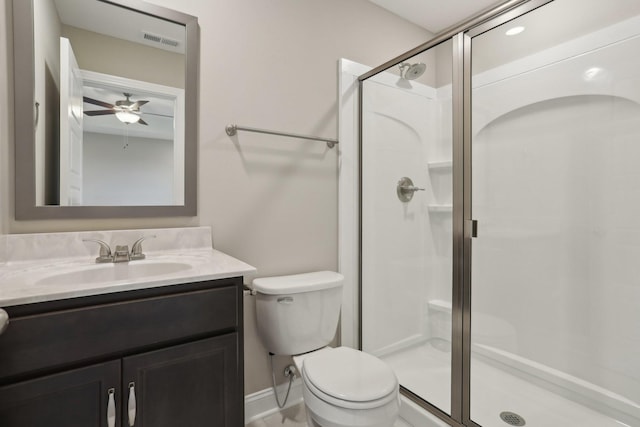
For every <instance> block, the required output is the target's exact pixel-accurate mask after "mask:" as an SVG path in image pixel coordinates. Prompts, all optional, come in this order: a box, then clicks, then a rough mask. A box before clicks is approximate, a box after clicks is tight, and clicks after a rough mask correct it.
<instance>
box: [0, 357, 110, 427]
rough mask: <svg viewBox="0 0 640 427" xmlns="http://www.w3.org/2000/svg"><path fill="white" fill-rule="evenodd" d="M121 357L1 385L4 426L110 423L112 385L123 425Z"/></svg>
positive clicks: (88, 426)
mask: <svg viewBox="0 0 640 427" xmlns="http://www.w3.org/2000/svg"><path fill="white" fill-rule="evenodd" d="M120 378H121V377H120V361H119V360H118V361H112V362H107V363H101V364H97V365H92V366H88V367H86V368H81V369H75V370H70V371H65V372H62V373H59V374H55V375H49V376H45V377H41V378H37V379H34V380H29V381H23V382H19V383H15V384H11V385H6V386H2V387H0V426H2V427H52V426H55V427H108V426H109V424H108V423H107V409H108V408H107V406H108V402H109V390H110V389H113V392H114V395H113V401H114V404H115V405H114V406H115V407H114V411H115V414H114V417H113V419H115V421H116V422H115V424H114V425H115V426H116V427H120V422H119V421H120V417H121V416H120V403H119V399H121V393H120V391H119V389H118V387H119V386H120Z"/></svg>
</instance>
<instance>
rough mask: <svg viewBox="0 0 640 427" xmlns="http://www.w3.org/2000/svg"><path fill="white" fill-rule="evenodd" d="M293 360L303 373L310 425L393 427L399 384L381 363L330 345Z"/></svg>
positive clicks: (361, 354)
mask: <svg viewBox="0 0 640 427" xmlns="http://www.w3.org/2000/svg"><path fill="white" fill-rule="evenodd" d="M293 360H294V363H295V365H296V368H297V369H298V372H300V373H301V375H302V384H303V391H302V393H303V399H304V403H305V406H306V409H307V423H308V424H309V426H310V427H319V426H321V427H390V426H392V425H393V423H394V422H395V420H396V418H397V417H398V413H399V411H400V395H399V393H398V388H399V385H398V380H397V378H396V376H395V374H394V373H393V371H392V370H391V368H390V367H389V366H388V365H387V364H385V363H384V362H382V361H381V360H380V359H377V358H376V357H374V356H371V355H369V354H367V353H363V352H361V351H358V350H354V349H352V348H349V347H338V348H330V347H326V348H323V349H320V350H316V351H313V352H311V353H306V354H303V355H299V356H294V357H293Z"/></svg>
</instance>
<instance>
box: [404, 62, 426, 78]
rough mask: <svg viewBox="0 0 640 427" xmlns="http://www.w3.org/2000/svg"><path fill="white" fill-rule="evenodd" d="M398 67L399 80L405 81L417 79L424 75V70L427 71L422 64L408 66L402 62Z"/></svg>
mask: <svg viewBox="0 0 640 427" xmlns="http://www.w3.org/2000/svg"><path fill="white" fill-rule="evenodd" d="M399 67H400V78H403V79H406V80H413V79H417V78H418V77H420V76H421V75H422V73H424V70H426V69H427V66H426V65H425V64H423V63H422V62H417V63H415V64H409V63H408V62H403V63H402V64H400V65H399Z"/></svg>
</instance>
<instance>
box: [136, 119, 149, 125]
mask: <svg viewBox="0 0 640 427" xmlns="http://www.w3.org/2000/svg"><path fill="white" fill-rule="evenodd" d="M136 123H140V124H141V125H145V126H149V123H147V122H145V121H144V120H142V119H140V120H138V121H137V122H136Z"/></svg>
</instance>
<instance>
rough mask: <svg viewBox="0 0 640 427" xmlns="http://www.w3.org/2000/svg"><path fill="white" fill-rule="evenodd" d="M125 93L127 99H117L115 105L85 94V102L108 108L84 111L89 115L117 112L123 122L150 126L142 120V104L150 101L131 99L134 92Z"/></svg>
mask: <svg viewBox="0 0 640 427" xmlns="http://www.w3.org/2000/svg"><path fill="white" fill-rule="evenodd" d="M123 95H124V96H125V98H126V99H122V100H120V101H116V104H115V105H113V104H109V103H108V102H104V101H99V100H97V99H93V98H89V97H87V96H84V97H82V99H83V101H84V102H86V103H88V104H93V105H98V106H100V107H104V108H107V110H94V111H85V112H84V113H85V114H86V115H87V116H105V115H108V114H115V115H116V117H117V118H118V120H120V121H121V122H123V123H126V124H130V123H140V124H141V125H145V126H148V123H147V122H145V121H144V120H142V117H140V114H141V112H140V106H142V105H144V104H146V103H147V102H149V101H132V100H131V99H129V98H131V96H133V95H132V94H130V93H126V92H124V93H123Z"/></svg>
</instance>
